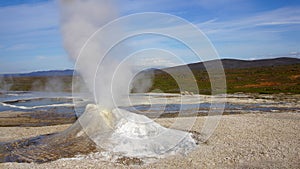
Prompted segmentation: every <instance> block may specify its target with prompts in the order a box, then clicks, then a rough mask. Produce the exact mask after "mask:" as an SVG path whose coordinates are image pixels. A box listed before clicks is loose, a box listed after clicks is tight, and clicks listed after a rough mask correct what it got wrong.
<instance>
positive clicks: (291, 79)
mask: <svg viewBox="0 0 300 169" xmlns="http://www.w3.org/2000/svg"><path fill="white" fill-rule="evenodd" d="M176 71H177V72H176ZM192 71H193V74H194V75H195V79H193V78H190V77H189V76H185V75H184V74H182V73H181V72H180V71H179V70H174V71H173V72H172V74H173V75H174V78H173V77H171V76H170V75H169V74H168V73H166V72H163V71H155V75H154V76H155V77H154V79H153V86H152V87H151V89H150V90H149V92H150V91H151V92H167V93H179V92H180V89H179V86H178V85H177V83H176V81H175V79H177V80H178V79H179V80H180V82H184V88H182V90H181V91H189V92H195V91H193V86H192V85H191V84H194V80H196V82H197V84H198V87H199V92H200V93H201V94H210V93H211V84H210V80H209V77H208V74H207V72H206V71H201V70H192ZM225 74H226V81H227V93H236V92H244V93H265V94H273V93H291V94H300V64H294V65H287V66H273V67H256V68H243V69H227V70H225ZM4 82H5V83H6V86H7V84H11V86H10V90H19V91H28V90H49V91H56V90H61V91H67V92H70V91H71V85H72V77H71V76H57V77H51V76H48V77H6V78H4V80H3V79H2V82H1V83H0V89H1V88H3V87H4V85H5V83H4Z"/></svg>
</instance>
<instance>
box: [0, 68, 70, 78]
mask: <svg viewBox="0 0 300 169" xmlns="http://www.w3.org/2000/svg"><path fill="white" fill-rule="evenodd" d="M73 72H74V70H70V69H67V70H49V71H37V72H31V73H16V74H4V75H2V76H5V77H7V76H10V77H50V76H73ZM0 76H1V75H0Z"/></svg>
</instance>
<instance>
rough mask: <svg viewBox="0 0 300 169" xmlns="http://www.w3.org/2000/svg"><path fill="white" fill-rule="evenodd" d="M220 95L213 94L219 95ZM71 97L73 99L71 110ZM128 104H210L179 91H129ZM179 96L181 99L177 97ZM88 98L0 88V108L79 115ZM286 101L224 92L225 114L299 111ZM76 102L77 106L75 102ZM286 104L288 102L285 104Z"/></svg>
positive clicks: (146, 109)
mask: <svg viewBox="0 0 300 169" xmlns="http://www.w3.org/2000/svg"><path fill="white" fill-rule="evenodd" d="M223 98H224V97H223V96H218V97H216V98H214V99H215V100H218V99H223ZM73 99H76V102H77V103H80V104H77V107H76V111H77V113H75V111H74V104H73ZM130 99H131V103H132V105H123V106H120V107H119V108H121V109H125V110H128V111H131V112H134V113H137V114H143V115H146V116H147V117H150V118H159V117H174V116H176V114H178V112H179V111H181V112H182V114H181V115H182V116H184V115H186V116H189V115H190V112H193V113H194V115H195V113H196V115H207V112H208V110H209V109H210V107H211V97H210V96H205V95H194V96H192V95H187V96H183V97H181V95H179V94H154V93H150V94H132V95H130ZM181 99H182V100H181ZM89 103H91V101H89V100H84V99H80V98H79V95H78V96H76V94H75V95H72V94H71V93H67V92H55V93H54V92H53V93H49V92H33V91H26V92H25V91H24V92H23V91H7V92H0V112H7V111H11V112H24V113H25V112H27V113H32V112H55V113H61V114H73V115H74V116H80V115H81V114H82V113H83V112H84V109H85V106H86V105H87V104H89ZM291 104H292V103H291V102H290V101H287V102H285V101H284V100H281V101H280V102H276V101H275V100H274V99H273V97H262V98H260V99H254V98H253V96H252V95H228V96H227V100H226V104H225V110H224V113H225V114H236V113H243V112H247V113H255V112H280V111H299V107H298V106H297V105H294V106H293V105H291ZM78 105H80V106H78ZM289 105H290V106H289Z"/></svg>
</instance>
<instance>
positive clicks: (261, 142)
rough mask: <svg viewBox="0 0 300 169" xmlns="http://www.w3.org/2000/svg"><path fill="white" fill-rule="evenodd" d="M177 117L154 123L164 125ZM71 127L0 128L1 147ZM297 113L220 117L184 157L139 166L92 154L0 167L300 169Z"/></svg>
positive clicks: (198, 126)
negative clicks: (207, 133) (18, 140)
mask: <svg viewBox="0 0 300 169" xmlns="http://www.w3.org/2000/svg"><path fill="white" fill-rule="evenodd" d="M206 118H207V117H197V120H196V122H195V125H194V127H193V128H192V129H191V131H201V128H202V126H203V124H204V121H205V119H206ZM174 120H176V118H161V119H156V121H157V122H158V123H160V124H162V125H164V126H170V125H171V124H173V122H174ZM68 126H69V125H58V126H49V127H0V142H6V141H11V140H16V139H20V138H28V137H32V136H37V135H41V134H48V133H53V132H59V131H63V130H65V129H66V128H68ZM299 131H300V114H299V113H295V112H293V113H292V112H285V113H263V114H261V113H251V114H237V115H226V116H223V117H222V119H221V121H220V123H219V125H218V127H217V129H216V130H215V132H214V134H213V135H212V136H211V137H210V139H209V140H208V141H207V142H205V143H201V144H199V146H198V148H197V149H195V150H194V151H193V152H191V153H189V154H188V155H187V156H181V155H176V156H170V157H167V158H164V159H160V160H157V161H155V162H153V163H149V164H143V165H130V163H131V162H132V161H134V159H128V160H122V161H120V162H114V163H112V162H109V161H105V160H104V159H102V158H97V153H96V154H95V153H92V154H89V155H85V156H78V157H77V158H64V159H59V160H56V161H52V162H48V163H43V164H36V163H1V164H0V168H28V169H29V168H30V169H32V168H72V169H74V168H112V167H113V168H300V162H299V161H300V153H299V152H300V134H299Z"/></svg>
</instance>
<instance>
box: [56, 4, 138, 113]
mask: <svg viewBox="0 0 300 169" xmlns="http://www.w3.org/2000/svg"><path fill="white" fill-rule="evenodd" d="M60 6H61V15H62V19H61V29H62V34H63V40H64V47H65V49H66V50H67V52H68V54H69V56H70V57H71V58H72V59H73V60H74V61H77V62H76V67H75V69H76V71H78V72H77V73H79V74H80V76H81V77H82V78H83V81H84V83H85V85H86V86H87V88H88V89H89V90H90V92H91V93H93V94H94V98H95V102H96V103H98V104H100V105H101V106H103V107H104V108H106V109H109V110H111V109H112V108H113V107H115V106H116V105H115V104H116V103H117V104H120V103H121V100H122V101H124V99H121V98H124V96H126V95H128V94H129V91H130V87H129V86H130V81H131V79H132V78H133V75H134V73H133V69H132V65H131V64H130V63H128V62H126V63H125V62H122V58H124V57H126V55H127V54H128V49H127V47H126V45H125V44H123V45H118V48H117V49H115V50H113V49H112V50H111V52H110V53H108V54H107V55H106V50H107V49H108V48H110V45H111V42H113V38H115V37H118V34H120V33H121V28H120V27H117V28H113V29H112V30H109V31H108V32H101V33H100V34H94V33H96V31H98V30H99V29H100V28H101V27H103V26H104V25H105V24H107V23H108V22H109V21H112V20H113V19H115V18H117V17H118V13H117V8H116V5H115V4H114V2H113V1H112V0H74V1H71V0H62V1H61V3H60ZM93 34H94V36H93V37H91V35H93ZM90 37H91V38H90ZM89 38H90V39H89Z"/></svg>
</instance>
